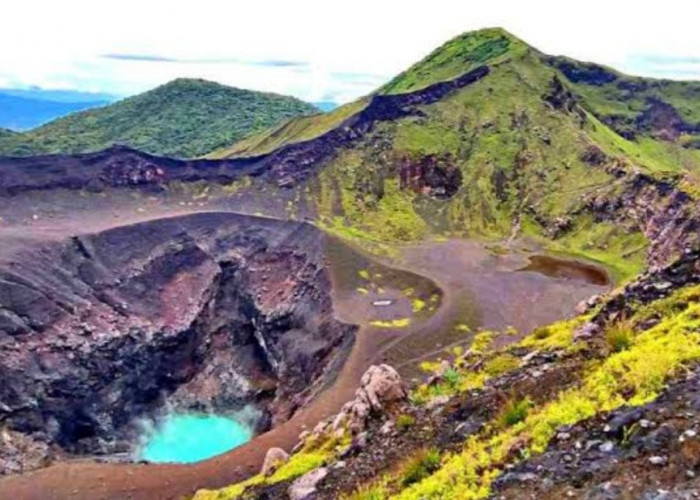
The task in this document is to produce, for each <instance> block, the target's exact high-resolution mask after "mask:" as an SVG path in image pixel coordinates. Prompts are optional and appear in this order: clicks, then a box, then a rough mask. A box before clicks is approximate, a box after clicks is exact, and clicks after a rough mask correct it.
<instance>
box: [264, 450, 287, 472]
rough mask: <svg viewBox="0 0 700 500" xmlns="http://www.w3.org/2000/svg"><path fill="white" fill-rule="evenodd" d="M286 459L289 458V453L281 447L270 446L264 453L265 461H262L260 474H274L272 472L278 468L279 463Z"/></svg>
mask: <svg viewBox="0 0 700 500" xmlns="http://www.w3.org/2000/svg"><path fill="white" fill-rule="evenodd" d="M287 460H289V454H288V453H287V452H286V451H284V450H283V449H282V448H270V449H269V450H267V454H266V455H265V461H264V462H263V466H262V469H260V474H262V475H263V476H269V475H271V474H274V472H275V471H276V470H277V469H279V467H280V465H282V464H283V463H285V462H286V461H287Z"/></svg>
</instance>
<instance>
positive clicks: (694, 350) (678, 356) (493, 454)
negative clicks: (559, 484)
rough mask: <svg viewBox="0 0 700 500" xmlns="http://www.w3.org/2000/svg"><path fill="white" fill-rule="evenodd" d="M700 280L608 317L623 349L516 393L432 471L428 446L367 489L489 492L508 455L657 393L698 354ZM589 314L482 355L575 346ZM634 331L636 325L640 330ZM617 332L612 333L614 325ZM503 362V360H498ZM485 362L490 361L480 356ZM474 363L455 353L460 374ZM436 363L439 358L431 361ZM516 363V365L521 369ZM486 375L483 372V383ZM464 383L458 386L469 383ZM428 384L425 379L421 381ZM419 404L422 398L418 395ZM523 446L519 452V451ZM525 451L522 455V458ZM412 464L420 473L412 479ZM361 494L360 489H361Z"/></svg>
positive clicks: (448, 494) (413, 494) (538, 448)
mask: <svg viewBox="0 0 700 500" xmlns="http://www.w3.org/2000/svg"><path fill="white" fill-rule="evenodd" d="M699 300H700V286H691V287H687V288H684V289H681V290H678V291H676V292H675V293H673V294H672V295H671V296H669V297H667V298H665V299H661V300H657V301H656V302H652V303H651V304H648V305H645V306H637V308H636V310H635V311H633V312H632V314H631V316H630V318H629V319H627V320H624V321H618V322H616V323H614V324H612V325H610V326H609V327H608V328H607V330H606V332H604V333H605V337H606V338H610V337H617V336H618V335H619V332H621V331H627V332H628V333H629V335H628V336H627V337H626V341H625V347H624V349H609V350H607V351H606V350H605V349H603V351H601V352H600V353H599V356H593V357H592V358H591V357H590V355H588V356H586V357H584V356H582V357H581V361H582V363H583V369H582V372H581V378H580V379H578V381H577V382H576V383H573V384H571V385H564V386H563V387H562V388H560V389H559V390H558V392H556V393H555V394H553V395H552V396H551V397H549V398H548V399H544V400H538V401H533V400H531V399H529V398H528V397H527V396H525V397H511V398H510V399H509V400H508V401H507V402H506V404H505V405H504V407H503V408H502V409H501V411H500V412H498V413H497V414H496V415H494V417H493V419H492V421H491V422H489V423H488V424H487V425H486V426H485V427H484V428H482V430H481V431H479V432H478V433H476V434H474V435H471V436H470V437H469V438H468V439H467V441H466V442H465V444H464V446H463V448H462V450H460V451H457V452H444V453H441V454H439V455H438V456H435V457H432V458H431V460H430V462H429V463H430V464H439V468H436V469H435V471H434V472H433V473H431V474H429V475H426V474H425V468H424V467H421V464H422V463H423V460H422V457H423V456H424V454H425V450H421V452H420V453H419V454H417V455H416V457H412V458H411V459H409V461H408V462H407V464H408V465H404V466H403V467H400V468H399V470H398V471H396V472H390V473H387V474H384V475H383V476H381V478H379V479H378V480H377V482H376V483H374V484H373V485H371V486H365V487H364V488H363V491H376V492H379V493H378V494H377V496H374V497H372V498H395V499H407V500H418V499H427V498H463V499H482V498H488V497H489V496H490V495H491V484H492V483H493V481H494V479H496V478H497V477H498V476H499V475H500V474H501V473H502V471H503V470H504V467H505V465H506V464H508V463H512V461H513V460H516V461H517V460H520V459H522V458H526V457H528V456H530V455H533V454H538V453H541V452H543V451H544V450H545V449H546V447H547V445H548V444H549V442H550V440H551V439H552V438H553V437H554V435H555V434H556V432H557V429H559V428H560V427H562V426H567V425H572V424H575V423H577V422H579V421H581V420H584V419H587V418H590V417H593V416H594V415H596V414H598V413H602V412H608V411H611V410H613V409H616V408H619V407H621V406H623V405H627V406H637V405H642V404H645V403H647V402H649V401H651V400H653V399H655V398H656V397H657V396H658V395H659V394H660V392H661V391H662V390H663V389H664V387H665V384H666V382H667V381H668V379H669V378H670V377H673V376H674V375H677V374H679V373H680V372H682V370H683V368H684V367H685V366H686V365H688V364H689V363H697V362H698V361H700V302H699ZM651 317H654V318H657V319H659V322H658V323H657V324H656V325H655V326H653V327H651V328H649V329H647V330H643V331H639V326H638V325H642V324H644V323H645V321H646V320H647V319H649V318H651ZM586 319H587V318H586V317H579V318H575V319H573V320H568V321H562V322H558V323H554V324H552V325H549V326H548V327H545V328H541V329H538V330H536V331H535V332H533V334H532V335H530V336H528V337H527V338H526V339H524V340H523V341H522V342H520V343H519V344H517V345H516V346H511V347H509V348H506V349H505V351H501V352H488V351H487V352H485V353H484V354H483V358H482V359H483V361H485V362H486V363H488V362H489V360H491V361H493V360H496V359H499V358H501V357H504V356H505V357H510V356H512V354H511V351H512V350H513V349H522V348H524V347H525V348H530V349H537V350H553V351H560V350H561V349H566V350H567V351H569V352H570V353H576V352H577V351H578V349H577V348H576V347H575V345H574V344H573V332H574V330H575V329H576V328H577V327H578V326H579V325H580V324H581V323H582V322H584V321H586ZM632 331H636V333H635V334H634V335H632V334H631V332H632ZM610 332H613V333H610ZM498 363H501V362H498ZM477 364H484V363H477ZM473 366H474V365H469V366H465V365H464V364H463V360H461V359H457V360H456V361H455V364H454V368H453V369H454V371H455V372H456V373H457V374H458V375H459V376H460V377H462V380H465V379H467V378H471V379H475V377H476V375H477V374H475V373H474V372H473V368H472V367H473ZM434 367H435V365H434V366H433V368H434ZM516 368H517V367H516V365H515V363H511V369H516ZM487 378H488V376H487V375H484V376H483V377H482V378H481V381H480V382H481V384H483V382H484V381H485V380H486V379H487ZM473 387H474V386H473V385H464V386H463V387H462V388H461V391H458V392H452V394H458V393H459V392H463V391H466V390H471V389H472V388H473ZM421 389H425V386H422V387H421V388H419V389H418V391H420V390H421ZM412 400H413V401H414V404H422V402H423V401H425V400H424V399H421V398H416V397H415V393H414V394H413V397H412ZM635 431H636V428H635V427H634V426H631V427H629V428H626V429H625V430H624V434H623V438H622V445H623V446H624V445H625V441H629V438H630V436H631V435H632V434H633V433H634V432H635ZM514 452H517V453H514ZM517 457H520V458H517ZM406 471H410V472H412V473H413V471H415V474H412V475H410V476H409V477H411V478H413V477H422V479H421V480H419V481H417V482H414V481H413V480H411V481H406V480H405V477H407V474H406ZM355 498H362V497H355Z"/></svg>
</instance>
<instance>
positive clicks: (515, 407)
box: [498, 398, 532, 427]
mask: <svg viewBox="0 0 700 500" xmlns="http://www.w3.org/2000/svg"><path fill="white" fill-rule="evenodd" d="M530 407H532V401H530V400H529V399H527V398H526V399H510V400H508V402H507V403H506V405H505V406H504V407H503V410H502V411H501V414H500V416H499V417H498V422H499V425H500V426H501V427H511V426H513V425H515V424H519V423H520V422H522V421H523V420H525V418H526V417H527V413H528V411H529V410H530Z"/></svg>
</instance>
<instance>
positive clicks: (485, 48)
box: [379, 28, 526, 94]
mask: <svg viewBox="0 0 700 500" xmlns="http://www.w3.org/2000/svg"><path fill="white" fill-rule="evenodd" d="M525 49H526V45H525V44H523V43H522V42H520V41H519V40H517V39H516V38H515V37H514V36H513V35H511V34H510V33H508V32H506V31H504V30H502V29H500V28H490V29H484V30H479V31H472V32H469V33H465V34H463V35H461V36H458V37H457V38H454V39H452V40H450V41H449V42H447V43H446V44H444V45H443V46H442V47H440V48H438V49H436V50H435V51H433V52H432V53H431V54H429V55H428V56H427V57H426V58H425V59H423V60H422V61H420V62H419V63H417V64H415V65H414V66H412V67H411V68H409V69H408V70H407V71H405V72H403V73H401V74H400V75H398V76H397V77H396V78H394V79H393V80H391V81H390V82H389V83H388V84H386V85H385V86H384V87H382V88H381V89H379V92H381V93H384V94H398V93H404V92H412V91H415V90H419V89H421V88H424V87H427V86H429V85H432V84H434V83H438V82H441V81H445V80H452V79H454V78H457V77H458V76H461V75H463V74H464V73H466V72H468V71H470V70H472V69H474V68H476V67H477V66H481V65H483V64H487V63H489V64H496V63H498V62H499V61H501V60H503V59H504V58H506V57H507V56H508V55H509V53H512V52H517V51H522V50H525Z"/></svg>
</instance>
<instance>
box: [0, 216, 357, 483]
mask: <svg viewBox="0 0 700 500" xmlns="http://www.w3.org/2000/svg"><path fill="white" fill-rule="evenodd" d="M323 242H324V236H323V235H322V234H321V233H320V232H319V231H318V230H316V229H314V228H312V227H310V226H308V225H301V224H297V223H293V222H289V223H283V222H275V221H270V220H260V219H254V218H249V217H244V216H235V215H232V214H199V215H191V216H186V217H177V218H170V219H161V220H157V221H153V222H147V223H142V224H136V225H130V226H125V227H122V228H116V229H112V230H109V231H105V232H100V233H97V234H85V235H78V236H75V237H72V238H69V239H67V240H59V241H42V242H35V243H32V242H30V243H27V242H23V241H13V239H12V238H10V237H4V243H5V244H4V245H3V246H4V248H3V250H2V255H1V258H2V259H1V260H2V264H1V267H0V352H1V353H2V355H1V357H2V359H3V362H2V363H1V364H0V378H1V379H2V384H1V385H0V421H2V422H3V433H4V434H3V435H4V438H3V443H4V444H3V447H2V448H0V472H2V473H9V472H20V471H23V470H24V471H27V470H30V469H32V468H36V467H37V466H41V465H46V464H47V463H49V462H50V461H52V460H54V459H56V458H61V457H65V456H71V455H105V454H114V453H118V452H122V453H124V452H126V453H127V454H128V453H130V452H131V451H133V450H132V447H133V446H134V443H136V442H137V439H136V438H137V435H138V433H139V428H138V426H137V419H139V418H145V417H148V416H153V415H157V414H158V412H159V411H161V410H162V409H163V408H165V407H166V406H167V407H169V408H171V409H173V408H174V409H180V410H205V411H223V412H232V411H233V412H235V411H236V410H240V409H243V408H248V409H251V408H253V409H255V410H256V411H257V412H258V414H259V417H258V418H257V419H255V420H254V421H253V422H250V424H251V425H253V426H254V427H256V428H257V430H258V431H262V430H266V429H268V428H269V427H270V426H271V425H275V424H278V423H280V422H283V421H285V420H286V419H288V418H289V417H290V416H291V415H292V414H293V413H294V412H295V411H296V410H297V409H298V408H299V407H301V406H302V405H303V404H304V402H305V400H306V399H307V398H310V397H311V396H312V395H313V394H314V393H315V391H316V390H317V389H318V387H319V386H320V385H321V384H323V383H326V382H328V381H329V380H331V379H332V377H333V374H334V372H335V371H336V370H337V369H338V367H339V366H341V364H342V360H343V359H344V357H345V355H346V354H347V352H348V350H349V348H350V346H351V345H352V342H353V331H354V328H353V327H350V326H346V325H344V324H341V323H339V322H338V321H336V320H335V319H334V318H333V313H332V304H331V298H330V282H329V277H328V271H327V269H326V268H325V265H324V263H323V258H322V255H323V245H324V243H323ZM252 413H255V412H252ZM126 458H127V459H128V458H129V457H128V455H127V457H126Z"/></svg>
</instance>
